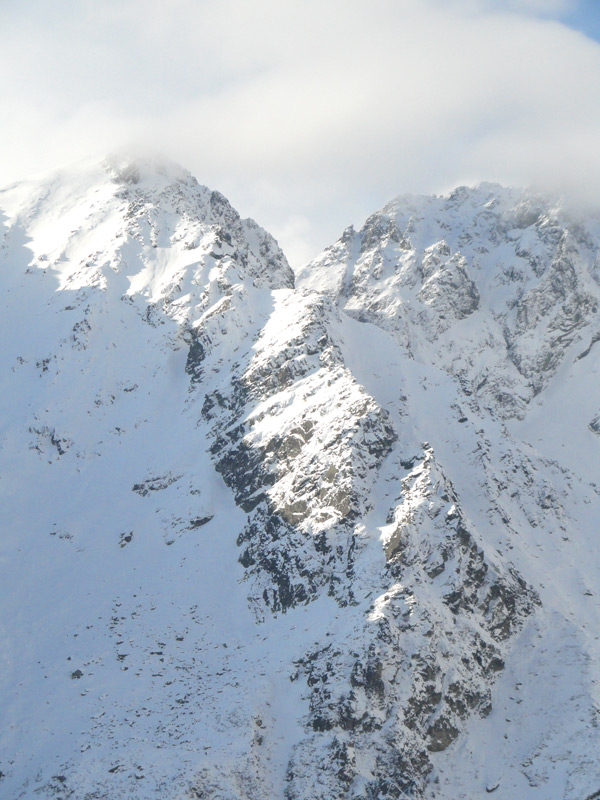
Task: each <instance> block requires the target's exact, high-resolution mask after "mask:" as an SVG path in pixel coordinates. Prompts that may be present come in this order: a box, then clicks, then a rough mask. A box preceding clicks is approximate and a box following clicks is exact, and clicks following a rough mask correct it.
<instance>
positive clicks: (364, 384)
mask: <svg viewBox="0 0 600 800" xmlns="http://www.w3.org/2000/svg"><path fill="white" fill-rule="evenodd" d="M0 209H1V210H2V213H1V214H0V247H1V250H0V286H1V287H2V294H1V298H2V300H1V302H2V304H3V305H2V313H1V314H0V330H1V331H2V342H3V347H2V351H1V354H0V358H1V359H2V369H1V372H0V379H1V380H2V387H1V388H2V392H1V394H0V404H1V408H2V413H1V415H0V426H1V427H0V437H1V438H0V442H1V450H0V459H1V462H2V467H1V469H0V497H1V502H2V516H3V536H2V540H1V542H0V547H1V550H0V565H1V569H2V577H1V580H0V608H1V609H2V612H1V616H0V626H1V631H2V640H3V642H4V643H5V644H4V647H3V651H2V655H1V657H0V718H1V719H2V720H3V724H2V726H1V728H0V796H2V797H7V798H10V799H11V800H12V798H15V799H16V798H32V800H33V798H89V799H90V800H91V798H98V799H99V798H104V799H105V800H116V799H117V798H121V797H128V798H132V799H133V800H136V798H137V799H139V800H142V799H143V800H146V799H148V800H150V799H151V798H159V797H160V798H161V800H162V798H167V797H168V798H170V799H172V800H175V799H176V798H177V799H179V798H181V799H183V798H204V799H205V800H208V799H209V798H210V800H213V799H214V800H217V798H219V799H220V800H259V799H260V800H263V798H266V797H269V798H287V800H306V799H307V798H311V800H313V799H314V800H331V799H332V798H348V799H349V798H355V799H356V800H358V798H362V799H363V800H376V799H377V800H392V798H393V799H394V800H396V799H397V798H427V799H428V800H429V799H433V798H438V799H440V800H441V798H444V800H458V798H473V797H479V796H484V795H485V794H486V793H490V792H494V797H496V798H498V799H499V800H514V798H515V797H522V798H531V799H532V800H538V798H539V800H542V799H543V800H586V799H587V798H589V797H593V796H595V793H597V792H599V791H600V762H599V760H598V758H597V757H596V754H597V753H598V752H600V685H599V684H598V680H597V677H596V669H595V664H596V663H597V659H598V657H599V656H600V652H599V651H600V645H599V639H598V636H599V635H600V610H599V607H598V579H599V577H600V556H599V555H598V553H597V548H596V547H595V544H596V542H595V539H596V535H597V520H598V513H597V508H598V503H599V502H600V457H599V453H598V448H599V447H600V438H599V437H600V396H599V393H598V378H599V372H600V355H599V354H600V345H599V346H598V347H596V346H595V343H596V342H597V341H600V312H599V301H600V284H599V280H600V266H599V265H598V248H599V243H600V225H598V223H596V222H595V221H593V220H578V221H573V220H572V219H569V218H568V216H567V215H566V214H565V213H564V212H563V211H561V210H560V208H559V207H556V208H555V207H553V206H552V205H550V204H548V203H547V202H546V201H544V200H543V199H539V198H535V197H532V196H528V195H524V194H521V193H519V192H516V191H514V190H505V189H502V188H501V187H498V186H489V185H484V186H482V187H479V188H477V189H464V188H461V189H458V190H457V191H456V192H454V193H453V194H452V195H450V196H449V197H445V198H400V199H398V200H396V201H394V202H393V203H391V204H390V205H389V206H387V207H386V208H385V209H383V210H382V211H381V212H379V213H377V214H375V215H373V216H372V217H371V218H370V219H369V220H367V222H366V224H365V226H364V228H363V229H362V230H361V231H359V232H355V231H354V230H353V229H348V230H347V231H345V232H344V234H343V236H342V238H341V239H340V240H339V241H338V242H337V243H336V244H335V245H333V247H331V248H329V249H328V250H327V251H325V253H323V254H322V255H321V256H320V257H319V258H318V259H316V260H315V261H314V262H312V263H311V264H309V265H307V266H306V267H304V268H303V269H302V270H301V271H300V273H299V275H298V277H297V281H296V284H297V285H296V287H295V286H294V276H293V273H292V271H291V270H290V268H289V266H288V264H287V262H286V260H285V257H284V255H283V254H282V252H281V250H280V249H279V247H278V245H277V243H276V242H275V241H274V240H273V239H272V237H270V236H269V235H268V234H267V233H266V232H265V231H263V230H262V229H261V228H259V227H258V226H257V225H256V224H255V223H254V222H252V221H249V220H242V219H240V217H239V215H238V214H237V213H236V212H235V211H234V210H233V209H232V208H231V206H230V205H229V203H228V202H227V200H225V198H224V197H223V196H222V195H220V194H218V193H216V192H211V191H210V190H208V189H206V188H205V187H202V186H200V185H199V184H198V183H197V182H196V181H195V179H194V178H192V177H191V175H189V173H187V172H185V171H184V170H182V169H181V168H179V167H176V166H175V165H172V164H169V163H166V162H159V161H156V162H155V161H151V160H143V159H138V160H132V159H129V158H124V157H122V158H117V157H113V158H109V159H107V160H106V161H105V162H103V163H102V164H96V163H90V164H86V165H79V166H78V167H77V168H73V169H69V170H63V171H61V172H57V173H54V174H52V175H50V176H48V177H44V178H41V179H38V180H32V181H30V182H27V183H21V184H18V185H15V186H12V187H8V188H7V189H6V190H4V191H2V192H0Z"/></svg>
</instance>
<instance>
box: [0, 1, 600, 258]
mask: <svg viewBox="0 0 600 800" xmlns="http://www.w3.org/2000/svg"><path fill="white" fill-rule="evenodd" d="M572 5H573V4H572V3H569V2H566V1H565V0H556V2H552V0H544V2H543V3H542V2H541V0H540V1H539V2H538V0H513V1H512V2H502V3H500V2H495V0H445V2H443V3H442V2H441V0H371V2H370V3H369V4H366V3H365V2H363V0H343V2H342V0H321V1H320V2H316V0H286V2H285V3H281V2H280V1H279V2H275V0H254V2H253V3H247V2H244V0H218V2H217V0H170V2H166V0H144V2H142V0H120V2H116V0H105V2H104V3H102V4H100V3H97V2H93V0H87V2H82V1H81V0H80V2H78V3H74V2H71V1H70V0H64V2H63V3H61V4H59V5H57V4H52V5H50V4H47V3H45V2H42V0H37V2H35V0H34V2H32V3H29V4H27V8H24V6H23V4H16V3H15V2H8V3H6V2H5V3H4V4H3V6H2V10H1V11H0V66H1V68H2V74H3V75H5V76H10V80H8V79H7V80H5V81H4V82H3V85H2V88H1V89H0V181H1V182H5V181H6V180H10V179H13V178H17V177H19V176H20V175H25V174H27V173H30V172H32V171H35V170H40V169H46V168H49V167H51V166H53V165H54V164H56V163H58V162H64V161H68V160H72V159H76V158H80V157H83V156H86V155H88V154H89V153H90V152H93V151H102V150H106V149H111V148H113V147H115V146H116V145H118V144H120V143H123V142H126V141H137V140H140V141H143V142H145V143H147V144H148V145H150V146H155V147H159V148H161V149H163V150H165V151H166V152H167V153H168V154H169V155H170V156H171V157H173V158H176V159H178V160H180V161H181V162H182V163H184V165H185V166H187V167H188V168H189V169H191V170H192V171H193V172H194V173H195V174H196V176H197V177H198V179H199V180H200V181H202V182H205V183H208V184H209V185H211V186H213V187H215V188H218V189H220V190H221V191H223V192H224V193H225V194H227V195H228V196H229V197H230V199H231V200H232V202H233V203H234V204H235V205H237V207H238V208H239V209H240V211H241V212H242V213H245V214H249V215H252V216H254V217H255V218H256V219H257V220H258V221H259V222H260V223H261V224H263V225H264V226H265V227H267V228H268V229H270V230H271V231H273V232H274V233H275V235H277V236H278V237H279V238H280V240H281V242H282V244H283V245H284V247H285V249H286V251H287V252H288V254H289V255H290V257H291V259H292V260H293V261H295V262H299V261H300V260H302V259H304V258H306V257H307V256H308V255H310V254H314V253H316V252H317V251H318V249H320V248H321V247H323V246H325V245H326V244H328V243H329V242H330V241H331V240H332V239H334V238H335V237H336V236H337V235H338V234H339V232H340V231H341V230H342V228H343V227H345V226H346V225H347V224H350V223H352V222H360V221H361V218H362V217H364V216H366V215H367V214H368V213H370V212H371V211H373V210H374V209H375V208H377V207H379V206H380V205H382V204H383V203H384V202H386V201H387V200H388V199H390V197H392V196H394V195H395V194H398V193H401V192H403V191H417V192H418V191H421V192H430V191H437V190H441V189H445V188H447V187H449V186H451V185H454V184H456V183H460V182H464V181H477V180H499V181H502V182H510V183H517V184H528V183H532V182H534V183H536V184H539V185H541V186H546V187H548V188H550V189H552V190H556V191H564V190H568V191H569V192H571V193H574V194H577V195H578V196H582V197H588V198H589V197H595V191H596V188H595V187H596V186H597V185H598V181H599V179H600V154H598V153H597V147H596V142H597V140H598V134H599V133H600V108H599V107H598V103H597V98H598V96H599V91H600V46H599V45H598V44H597V43H595V42H593V41H591V40H590V39H587V38H586V37H585V36H583V35H582V34H580V33H576V32H574V31H572V30H570V29H569V28H567V27H566V26H565V25H564V24H561V23H560V21H559V18H560V15H562V14H564V13H567V12H568V11H569V10H570V9H571V6H572ZM58 9H60V15H59V12H58ZM552 18H554V19H552ZM2 23H3V24H2Z"/></svg>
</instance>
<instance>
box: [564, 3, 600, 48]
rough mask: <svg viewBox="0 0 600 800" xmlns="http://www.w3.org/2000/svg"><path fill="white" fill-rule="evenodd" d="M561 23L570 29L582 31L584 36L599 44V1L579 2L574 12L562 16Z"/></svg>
mask: <svg viewBox="0 0 600 800" xmlns="http://www.w3.org/2000/svg"><path fill="white" fill-rule="evenodd" d="M563 21H564V22H565V23H566V24H567V25H569V26H570V27H572V28H575V29H576V30H579V31H582V32H583V33H585V34H586V36H589V37H591V38H592V39H595V40H596V41H598V42H600V2H599V0H580V2H578V3H577V7H576V8H575V10H573V11H571V12H568V13H567V14H566V15H565V16H563Z"/></svg>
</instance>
